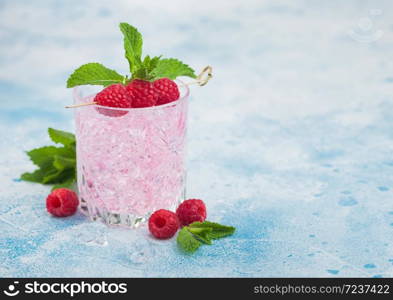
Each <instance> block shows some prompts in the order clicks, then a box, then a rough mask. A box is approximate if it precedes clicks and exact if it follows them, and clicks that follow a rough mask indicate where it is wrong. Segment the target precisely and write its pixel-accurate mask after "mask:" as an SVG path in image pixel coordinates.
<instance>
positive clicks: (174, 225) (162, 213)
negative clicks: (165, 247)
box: [149, 209, 180, 239]
mask: <svg viewBox="0 0 393 300" xmlns="http://www.w3.org/2000/svg"><path fill="white" fill-rule="evenodd" d="M179 225H180V224H179V219H178V218H177V216H176V214H175V213H174V212H171V211H169V210H166V209H159V210H157V211H156V212H155V213H153V214H152V215H151V216H150V218H149V230H150V232H151V234H152V235H154V236H155V237H156V238H158V239H169V238H171V237H173V236H174V235H175V233H176V231H177V230H178V229H179Z"/></svg>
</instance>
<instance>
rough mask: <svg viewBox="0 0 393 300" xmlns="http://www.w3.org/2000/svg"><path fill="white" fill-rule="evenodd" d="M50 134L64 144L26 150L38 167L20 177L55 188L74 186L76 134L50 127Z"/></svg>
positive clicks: (56, 140)
mask: <svg viewBox="0 0 393 300" xmlns="http://www.w3.org/2000/svg"><path fill="white" fill-rule="evenodd" d="M48 134H49V137H50V138H51V140H52V141H53V142H55V143H57V144H62V146H60V147H56V146H44V147H40V148H36V149H33V150H30V151H28V152H26V154H27V155H28V156H29V157H30V160H31V161H32V162H33V163H34V164H35V165H36V166H37V167H38V169H37V170H35V171H34V172H31V173H24V174H22V175H21V177H20V179H21V180H24V181H30V182H37V183H41V184H51V185H53V189H55V188H59V187H67V188H73V187H74V184H75V181H76V151H75V147H76V141H75V136H74V135H73V134H72V133H69V132H65V131H61V130H56V129H53V128H48Z"/></svg>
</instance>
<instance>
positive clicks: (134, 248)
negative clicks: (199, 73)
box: [0, 0, 393, 277]
mask: <svg viewBox="0 0 393 300" xmlns="http://www.w3.org/2000/svg"><path fill="white" fill-rule="evenodd" d="M392 9H393V5H392V2H391V1H389V0H386V1H322V0H320V1H276V0H271V1H182V0H177V1H153V0H150V1H146V0H138V1H126V0H124V1H97V0H94V1H4V0H2V1H1V2H0V40H1V44H0V101H1V102H0V103H1V110H0V117H1V121H0V131H1V139H0V150H1V151H0V153H1V155H0V168H1V169H0V276H2V277H4V276H106V277H110V276H126V277H128V276H149V277H150V276H164V277H166V276H169V277H178V276H187V277H188V276H193V277H199V276H211V277H215V276H230V277H248V276H255V277H265V276H284V277H286V276H311V277H325V276H332V277H334V276H344V277H346V276H361V277H381V276H383V277H389V276H390V277H391V276H393V199H392V196H393V184H392V179H393V175H392V171H393V155H392V150H393V130H392V125H393V118H392V111H393V99H392V92H393V59H392V58H393V47H392V46H393V12H392V11H393V10H392ZM120 21H125V22H129V23H131V24H133V25H135V26H136V27H138V28H139V30H140V31H141V32H142V33H143V35H144V40H145V45H144V50H145V53H148V54H152V55H159V54H163V55H164V56H166V57H177V58H179V59H181V60H183V61H185V62H187V63H188V64H190V65H191V66H193V67H194V68H195V69H196V70H200V69H201V68H202V67H204V66H205V65H207V64H210V65H212V66H213V67H214V79H213V80H212V81H211V82H210V83H209V84H208V85H207V86H205V87H203V88H199V87H193V89H192V96H193V98H192V100H191V103H190V122H189V155H188V159H189V172H188V187H187V191H188V197H196V198H201V199H203V200H205V202H206V204H207V206H208V217H209V219H210V220H212V221H218V222H222V223H224V224H229V225H233V226H236V227H237V232H236V234H235V235H234V236H233V237H230V238H226V239H223V240H219V241H217V242H216V243H215V244H214V245H213V246H203V247H201V249H200V250H198V252H197V253H195V254H194V255H192V256H190V255H185V254H183V253H181V252H180V251H179V250H178V248H177V246H176V243H175V240H173V239H172V240H169V241H156V240H154V239H153V238H151V237H150V236H149V235H148V232H147V229H146V228H145V227H143V228H141V229H138V230H122V229H108V228H106V227H105V226H103V225H102V224H100V223H90V222H88V221H87V220H86V219H85V218H84V217H83V216H82V215H80V214H77V215H75V216H73V217H70V218H67V219H56V218H52V217H50V216H49V215H48V214H47V213H46V211H45V197H46V195H47V194H48V191H49V188H48V187H44V186H40V185H38V184H29V183H25V182H19V181H18V180H17V178H18V177H19V175H20V174H21V173H22V172H25V171H29V170H33V169H34V166H33V165H32V164H31V163H30V161H29V160H28V158H27V157H26V155H25V154H24V152H23V151H24V150H28V149H31V148H33V147H37V146H41V145H45V144H48V143H49V140H48V137H47V134H46V129H47V127H54V128H58V129H64V130H73V126H74V125H73V114H72V111H70V110H65V109H64V108H63V107H64V105H66V104H70V103H71V102H72V99H71V91H70V90H67V89H66V88H65V81H66V79H67V77H68V75H69V74H70V73H71V72H72V71H73V70H74V69H75V68H76V67H78V66H79V65H81V64H83V63H87V62H93V61H97V62H101V63H103V64H105V65H106V66H108V67H111V68H114V69H117V70H118V71H119V72H123V73H125V72H126V71H127V63H126V60H125V59H124V58H123V49H122V42H121V39H122V38H121V34H120V32H119V30H118V27H117V26H118V23H119V22H120Z"/></svg>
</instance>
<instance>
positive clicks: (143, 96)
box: [126, 79, 158, 107]
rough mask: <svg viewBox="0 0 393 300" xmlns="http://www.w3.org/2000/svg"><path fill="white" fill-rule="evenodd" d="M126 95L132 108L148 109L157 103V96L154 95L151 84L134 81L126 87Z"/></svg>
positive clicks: (138, 80) (144, 81)
mask: <svg viewBox="0 0 393 300" xmlns="http://www.w3.org/2000/svg"><path fill="white" fill-rule="evenodd" d="M126 89H127V92H128V95H129V96H130V98H131V101H132V107H149V106H154V105H156V103H157V98H158V94H157V93H156V91H155V89H154V86H153V83H151V82H149V81H146V80H141V79H134V80H133V81H131V82H130V83H129V84H128V85H127V87H126Z"/></svg>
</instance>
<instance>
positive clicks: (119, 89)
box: [94, 83, 131, 117]
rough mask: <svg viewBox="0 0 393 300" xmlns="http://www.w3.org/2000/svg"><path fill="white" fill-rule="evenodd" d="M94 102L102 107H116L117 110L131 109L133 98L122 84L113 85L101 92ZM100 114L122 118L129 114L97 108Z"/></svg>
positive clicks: (122, 111)
mask: <svg viewBox="0 0 393 300" xmlns="http://www.w3.org/2000/svg"><path fill="white" fill-rule="evenodd" d="M94 102H96V103H97V104H98V105H101V106H108V107H115V108H130V107H131V97H130V95H129V94H128V93H127V90H126V87H125V86H124V85H122V84H121V83H117V84H112V85H110V86H108V87H106V88H105V89H103V90H102V91H101V92H99V93H98V94H97V95H96V96H95V98H94ZM97 109H98V111H99V112H100V113H102V114H103V115H106V116H110V117H120V116H123V115H125V114H127V111H124V110H115V109H105V108H102V107H98V108H97Z"/></svg>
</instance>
